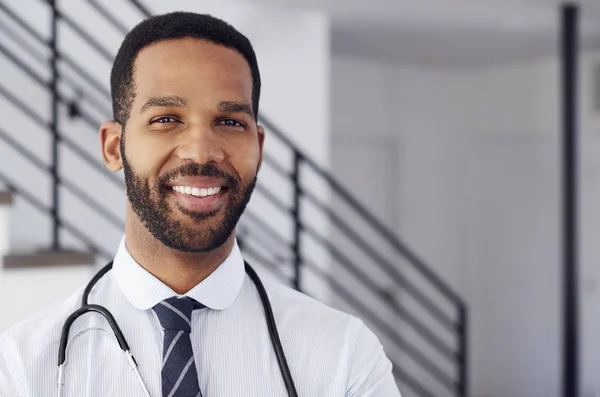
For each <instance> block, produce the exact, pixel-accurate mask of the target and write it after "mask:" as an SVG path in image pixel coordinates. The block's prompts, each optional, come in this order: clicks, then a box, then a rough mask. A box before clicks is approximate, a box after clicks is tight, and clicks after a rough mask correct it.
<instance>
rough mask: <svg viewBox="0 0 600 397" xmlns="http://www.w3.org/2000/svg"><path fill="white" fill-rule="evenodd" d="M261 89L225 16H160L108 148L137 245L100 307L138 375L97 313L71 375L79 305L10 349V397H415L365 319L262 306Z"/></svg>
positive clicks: (136, 62)
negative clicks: (255, 238) (246, 245)
mask: <svg viewBox="0 0 600 397" xmlns="http://www.w3.org/2000/svg"><path fill="white" fill-rule="evenodd" d="M260 84H261V83H260V75H259V71H258V66H257V61H256V56H255V54H254V50H253V49H252V46H251V44H250V42H249V41H248V39H247V38H246V37H245V36H243V35H242V34H241V33H239V32H238V31H237V30H235V29H234V28H233V27H231V26H230V25H228V24H226V23H225V22H223V21H221V20H218V19H216V18H213V17H211V16H207V15H198V14H192V13H171V14H166V15H161V16H157V17H153V18H150V19H147V20H145V21H144V22H142V23H141V24H139V25H138V26H136V27H135V28H134V29H133V30H132V31H131V32H130V33H129V34H128V35H127V36H126V37H125V40H124V42H123V44H122V46H121V48H120V49H119V52H118V54H117V56H116V58H115V61H114V65H113V69H112V74H111V89H112V97H113V113H114V114H113V118H114V120H111V121H107V122H105V123H104V124H103V125H102V126H101V128H100V139H101V143H102V155H103V159H104V163H105V164H106V167H107V168H108V169H109V170H111V171H115V172H116V171H119V170H121V169H123V170H124V173H125V182H126V186H127V199H128V200H127V209H126V231H125V237H124V238H123V240H122V242H121V245H120V247H119V249H118V251H117V254H116V256H115V258H114V263H113V267H112V270H111V271H108V272H107V273H106V274H104V275H103V276H102V277H101V278H100V279H99V280H98V281H97V283H96V284H95V285H94V286H93V288H92V289H91V293H90V296H89V303H92V304H96V305H102V306H104V307H106V308H107V309H108V310H110V312H111V313H112V315H113V316H114V319H115V321H116V323H117V324H118V325H119V327H120V329H121V331H122V333H123V336H124V337H125V339H126V340H127V341H128V342H129V348H130V351H131V353H132V354H133V355H134V356H135V358H136V360H137V364H138V366H139V368H138V369H139V373H136V372H134V371H132V369H131V367H130V364H133V360H129V361H128V360H127V359H126V358H125V356H124V355H123V354H122V352H121V350H120V349H119V344H117V341H116V340H115V338H114V336H113V329H111V326H110V325H109V323H108V322H107V321H106V319H105V317H104V316H102V315H100V314H98V313H90V314H86V315H84V316H82V317H80V318H78V319H77V320H75V321H74V323H73V325H72V328H71V330H70V333H69V336H68V339H67V340H66V341H67V342H68V343H67V344H66V351H65V356H66V362H65V364H64V366H63V368H62V370H61V374H62V375H61V376H60V377H58V376H57V361H56V358H57V355H58V351H59V344H60V343H59V341H60V339H61V330H62V327H63V324H64V323H65V321H66V320H67V317H69V315H70V314H71V313H73V312H74V311H75V310H77V309H78V308H79V307H80V302H81V299H82V293H83V291H78V292H77V293H75V294H74V295H73V296H72V297H71V298H70V299H68V300H67V301H66V302H64V303H62V304H60V305H58V306H55V307H52V308H50V309H47V310H46V311H44V312H42V313H40V314H38V315H36V316H35V317H33V318H31V319H28V320H26V321H24V322H23V323H21V324H19V325H17V326H16V327H14V328H12V329H10V330H8V331H7V332H6V333H4V334H3V335H1V336H0V396H11V397H20V396H48V395H55V389H56V387H57V381H58V383H61V387H62V394H63V395H64V396H128V397H129V396H145V395H152V396H163V397H174V396H191V397H196V396H205V397H211V396H215V397H242V396H249V397H271V396H287V395H296V394H295V392H294V391H293V390H295V391H297V395H299V396H305V397H349V396H356V397H359V396H362V397H367V396H370V397H375V396H377V397H398V396H400V393H399V391H398V389H397V387H396V385H395V383H394V379H393V376H392V372H391V369H392V365H391V363H390V361H389V360H388V359H387V357H386V356H385V354H384V352H383V349H382V346H381V344H380V343H379V341H378V339H377V338H376V337H375V335H374V334H373V333H372V332H371V331H370V330H369V329H368V328H367V327H366V326H365V325H364V324H363V323H362V322H361V321H360V320H359V319H357V318H355V317H352V316H350V315H348V314H345V313H342V312H339V311H337V310H334V309H332V308H329V307H327V306H325V305H324V304H322V303H319V302H317V301H316V300H314V299H311V298H309V297H308V296H305V295H303V294H301V293H299V292H296V291H294V290H292V289H290V288H287V287H285V286H282V285H279V284H275V283H270V282H269V283H265V284H264V288H265V290H263V291H262V292H264V293H265V295H264V296H261V288H262V287H261V286H262V284H261V282H260V280H256V279H255V277H254V276H253V272H252V270H251V268H249V270H246V271H245V269H246V266H245V264H244V259H243V258H242V255H241V253H240V250H239V248H238V246H237V244H236V240H235V227H236V224H237V222H238V220H239V218H240V216H241V215H242V213H243V212H244V209H245V207H246V204H247V203H248V201H249V200H250V197H251V195H252V191H253V189H254V186H255V184H256V177H257V174H258V171H259V169H260V165H261V160H262V151H263V142H264V137H265V134H264V131H263V129H262V128H261V127H260V126H258V124H257V114H258V105H259V97H260ZM265 296H266V297H268V299H269V300H270V306H271V308H272V315H273V318H272V319H273V322H274V324H273V325H274V326H275V327H276V330H275V329H274V328H273V327H271V326H270V325H269V324H270V323H271V321H267V320H268V317H267V316H268V315H269V313H270V308H269V305H264V302H263V299H264V298H265ZM277 335H278V336H277ZM278 341H280V342H278ZM282 357H285V359H284V358H282ZM286 361H287V363H286ZM284 379H287V381H284ZM292 383H293V385H292ZM146 389H147V392H146V391H145V390H146Z"/></svg>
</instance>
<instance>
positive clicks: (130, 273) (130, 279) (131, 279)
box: [113, 237, 244, 310]
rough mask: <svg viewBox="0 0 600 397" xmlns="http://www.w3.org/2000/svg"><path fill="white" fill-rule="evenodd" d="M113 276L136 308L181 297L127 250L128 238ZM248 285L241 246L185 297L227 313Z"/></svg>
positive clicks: (118, 252) (146, 307) (122, 242)
mask: <svg viewBox="0 0 600 397" xmlns="http://www.w3.org/2000/svg"><path fill="white" fill-rule="evenodd" d="M113 273H114V277H115V280H116V281H117V285H118V286H119V289H120V290H121V292H122V293H123V295H124V296H125V298H126V299H127V300H128V301H129V303H131V304H132V305H133V306H134V307H135V308H137V309H140V310H147V309H150V308H152V307H154V306H156V305H157V304H158V303H159V302H161V301H163V300H165V299H168V298H171V297H173V296H179V295H178V294H177V293H175V291H173V290H172V289H171V288H169V287H168V286H167V285H165V284H164V283H163V282H162V281H160V280H159V279H158V278H156V277H154V276H153V275H152V274H151V273H150V272H148V271H147V270H146V269H144V268H143V267H142V266H140V265H139V264H138V263H137V262H136V261H135V259H133V257H132V256H131V254H130V253H129V251H128V250H127V246H126V244H125V237H123V239H122V240H121V244H120V245H119V250H118V251H117V255H116V256H115V259H114V262H113ZM243 281H244V259H243V257H242V254H241V252H240V249H239V247H238V245H237V241H235V242H234V244H233V249H232V250H231V252H230V253H229V255H228V256H227V258H226V259H225V261H224V262H223V263H221V264H220V265H219V267H217V268H216V269H215V270H214V271H213V272H212V273H211V274H210V275H209V276H208V277H207V278H205V279H204V280H202V282H200V283H199V284H198V285H196V286H195V287H194V288H192V289H191V290H189V291H188V292H187V293H186V294H185V296H189V297H190V298H193V299H195V300H196V301H198V302H200V303H202V304H203V305H205V306H206V307H208V308H210V309H214V310H225V309H227V308H228V307H229V306H231V305H232V304H233V302H234V301H235V299H236V298H237V296H238V294H239V292H240V290H241V288H242V283H243Z"/></svg>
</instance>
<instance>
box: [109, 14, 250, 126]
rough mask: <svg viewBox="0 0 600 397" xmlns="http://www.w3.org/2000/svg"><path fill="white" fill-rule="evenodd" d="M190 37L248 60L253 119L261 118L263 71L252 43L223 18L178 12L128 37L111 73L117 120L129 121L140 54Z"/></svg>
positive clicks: (159, 17) (152, 21)
mask: <svg viewBox="0 0 600 397" xmlns="http://www.w3.org/2000/svg"><path fill="white" fill-rule="evenodd" d="M187 37H191V38H196V39H200V40H207V41H210V42H212V43H215V44H219V45H222V46H225V47H228V48H231V49H234V50H236V51H238V52H239V53H240V54H242V55H243V56H244V58H246V61H248V64H249V65H250V71H251V72H252V108H253V111H254V116H255V117H256V118H258V102H259V100H260V72H259V70H258V62H257V60H256V54H255V53H254V49H253V48H252V44H251V43H250V40H248V38H247V37H246V36H244V35H243V34H242V33H240V32H239V31H238V30H236V29H235V28H234V27H233V26H231V25H230V24H228V23H227V22H225V21H223V20H221V19H218V18H215V17H213V16H211V15H207V14H196V13H192V12H180V11H178V12H172V13H168V14H163V15H156V16H153V17H150V18H148V19H145V20H144V21H142V22H140V23H139V24H138V25H136V26H135V27H134V28H133V29H132V30H131V31H130V32H129V33H127V35H126V36H125V39H124V40H123V43H122V44H121V47H120V48H119V51H118V52H117V56H116V57H115V60H114V62H113V66H112V71H111V74H110V88H111V94H112V107H113V118H114V120H116V121H118V122H120V123H121V124H125V123H126V122H127V119H128V118H129V114H130V112H131V106H132V104H133V100H134V97H135V84H134V81H133V72H134V70H133V65H134V62H135V59H136V58H137V55H138V53H139V52H140V51H141V50H142V49H144V48H145V47H147V46H149V45H150V44H153V43H156V42H159V41H163V40H172V39H182V38H187Z"/></svg>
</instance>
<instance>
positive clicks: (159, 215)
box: [121, 148, 257, 253]
mask: <svg viewBox="0 0 600 397" xmlns="http://www.w3.org/2000/svg"><path fill="white" fill-rule="evenodd" d="M123 149H124V148H122V150H121V155H122V158H123V169H124V173H125V186H126V189H127V198H128V199H129V203H130V204H131V207H132V208H133V211H134V212H135V213H136V215H137V216H138V218H139V219H140V220H141V222H142V224H143V225H144V226H145V227H146V229H148V231H149V232H150V233H151V234H152V235H153V236H154V238H156V239H157V240H158V241H160V242H161V243H162V244H163V245H165V246H167V247H169V248H172V249H175V250H178V251H181V252H189V253H200V252H210V251H214V250H215V249H217V248H219V247H221V246H222V245H223V244H224V243H225V242H226V241H227V239H228V238H229V237H230V236H231V234H232V233H233V231H234V229H235V227H236V225H237V223H238V221H239V219H240V217H241V216H242V214H243V212H244V210H245V209H246V205H247V204H248V202H249V201H250V197H251V196H252V192H253V191H254V187H255V185H256V180H257V178H256V174H255V175H254V177H253V178H252V179H251V180H250V181H249V182H247V183H246V184H243V183H242V181H241V180H240V179H239V178H236V177H235V176H233V175H231V174H229V173H227V172H224V171H222V170H220V169H219V168H218V167H217V166H216V165H215V164H213V163H208V164H204V165H200V164H196V163H189V164H186V165H184V166H182V167H180V168H177V169H175V170H172V171H169V172H167V173H165V174H164V175H161V176H160V177H159V178H158V179H157V181H156V183H154V184H151V183H150V179H149V178H147V177H144V176H143V175H141V174H139V173H138V172H136V171H135V170H134V168H133V167H132V166H131V164H130V163H129V161H128V160H127V157H126V156H125V150H123ZM183 176H206V177H217V178H220V179H223V180H224V181H225V183H226V186H227V190H228V191H227V203H226V205H225V206H224V207H223V208H221V209H218V210H215V211H213V212H208V213H207V212H193V211H189V210H188V209H185V208H182V207H181V206H178V209H179V211H180V212H182V213H183V214H184V215H186V216H187V217H188V218H189V220H190V222H194V223H198V224H199V223H201V222H206V223H207V225H206V227H204V228H200V229H199V228H198V227H197V226H198V225H195V226H196V227H192V225H189V224H187V223H186V222H183V221H180V220H179V219H176V218H175V217H174V216H173V213H172V212H173V210H172V209H171V208H170V206H169V203H168V201H167V195H168V194H169V193H170V192H171V191H172V188H170V187H169V186H168V182H169V181H171V180H172V179H174V178H177V177H183ZM220 211H223V215H222V219H220V220H219V219H216V217H218V216H219V212H220ZM211 218H215V219H214V221H216V222H210V223H212V224H213V225H212V226H211V225H209V222H208V221H210V220H211Z"/></svg>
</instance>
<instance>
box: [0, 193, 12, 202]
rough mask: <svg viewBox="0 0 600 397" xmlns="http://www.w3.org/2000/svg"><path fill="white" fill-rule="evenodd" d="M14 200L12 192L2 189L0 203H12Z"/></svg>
mask: <svg viewBox="0 0 600 397" xmlns="http://www.w3.org/2000/svg"><path fill="white" fill-rule="evenodd" d="M12 202H13V194H12V193H11V192H6V191H0V205H10V204H12Z"/></svg>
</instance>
